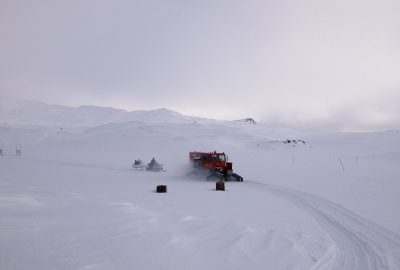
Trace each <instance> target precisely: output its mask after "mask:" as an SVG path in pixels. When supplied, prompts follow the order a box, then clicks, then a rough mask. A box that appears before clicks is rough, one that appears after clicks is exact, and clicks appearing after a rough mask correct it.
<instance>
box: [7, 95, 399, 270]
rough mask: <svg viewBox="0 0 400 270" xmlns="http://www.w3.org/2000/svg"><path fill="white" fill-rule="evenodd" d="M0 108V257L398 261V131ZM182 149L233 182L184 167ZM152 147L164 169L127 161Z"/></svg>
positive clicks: (336, 263) (115, 264)
mask: <svg viewBox="0 0 400 270" xmlns="http://www.w3.org/2000/svg"><path fill="white" fill-rule="evenodd" d="M1 106H2V107H1V108H0V112H1V117H0V123H2V124H1V126H0V149H2V151H3V156H0V269H41V270H42V269H174V270H175V269H218V270H222V269H275V270H278V269H313V270H317V269H337V270H356V269H359V270H368V269H391V270H397V269H400V214H399V212H400V211H399V210H400V166H399V164H400V133H399V132H398V131H386V132H376V133H329V134H327V133H325V134H318V133H313V134H311V133H302V132H294V131H290V130H285V129H278V128H273V127H269V126H268V125H266V124H262V123H258V124H252V123H250V122H246V121H232V122H222V121H214V120H209V119H200V118H194V117H189V116H183V115H180V114H178V113H175V112H171V111H168V110H164V109H162V110H155V111H140V112H125V111H119V110H114V109H111V108H99V107H80V108H68V107H61V106H50V105H46V104H38V103H35V102H24V103H22V104H21V103H18V102H2V103H1ZM286 140H290V142H288V141H286ZM293 140H296V141H293ZM298 140H302V141H304V142H305V143H303V142H302V141H298ZM16 148H18V149H21V151H22V155H21V156H16V155H15V150H16ZM193 150H197V151H213V150H217V151H225V152H226V153H227V154H228V156H229V159H230V160H231V161H232V162H233V166H234V170H235V171H236V172H237V173H239V174H240V175H242V176H243V177H244V182H228V183H226V189H227V191H225V192H220V191H218V192H217V191H215V183H214V182H213V181H209V180H206V179H196V178H189V177H188V176H187V172H189V171H190V165H189V162H188V152H189V151H193ZM152 157H156V159H157V160H158V161H160V162H162V163H163V164H164V167H165V168H166V169H167V172H163V173H151V172H144V171H135V170H133V169H132V168H131V163H132V162H133V161H134V160H135V159H137V158H141V159H143V160H145V161H147V162H148V161H149V160H150V159H151V158H152ZM159 184H165V185H167V186H168V193H166V194H159V193H156V192H155V191H154V190H155V187H156V186H157V185H159Z"/></svg>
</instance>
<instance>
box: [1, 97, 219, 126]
mask: <svg viewBox="0 0 400 270" xmlns="http://www.w3.org/2000/svg"><path fill="white" fill-rule="evenodd" d="M128 121H143V122H147V123H163V122H165V123H191V122H196V121H200V122H207V121H211V120H207V119H203V118H198V117H189V116H184V115H182V114H179V113H177V112H174V111H170V110H167V109H157V110H152V111H144V110H138V111H131V112H128V111H124V110H119V109H114V108H107V107H97V106H80V107H67V106H59V105H49V104H46V103H42V102H37V101H21V100H10V99H8V100H7V99H2V100H0V124H3V125H38V126H40V125H41V126H58V127H77V126H96V125H102V124H107V123H112V122H116V123H118V122H128Z"/></svg>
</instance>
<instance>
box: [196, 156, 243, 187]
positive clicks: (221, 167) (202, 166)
mask: <svg viewBox="0 0 400 270" xmlns="http://www.w3.org/2000/svg"><path fill="white" fill-rule="evenodd" d="M189 160H190V161H191V162H192V164H193V167H194V171H193V172H192V174H196V175H200V174H202V173H206V174H208V175H207V179H212V178H217V179H220V180H225V181H228V180H236V181H239V182H242V181H243V177H241V176H240V175H238V174H236V173H234V172H233V170H232V162H228V159H227V156H226V155H225V153H224V152H222V153H218V152H216V151H214V152H189Z"/></svg>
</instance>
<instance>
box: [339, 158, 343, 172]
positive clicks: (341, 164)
mask: <svg viewBox="0 0 400 270" xmlns="http://www.w3.org/2000/svg"><path fill="white" fill-rule="evenodd" d="M338 160H339V162H340V166H342V169H343V171H344V166H343V163H342V160H341V159H340V158H338Z"/></svg>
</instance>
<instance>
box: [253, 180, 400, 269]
mask: <svg viewBox="0 0 400 270" xmlns="http://www.w3.org/2000/svg"><path fill="white" fill-rule="evenodd" d="M247 183H248V184H250V185H253V187H257V189H260V188H261V189H263V190H266V191H268V192H272V193H274V194H276V195H278V196H280V197H283V198H285V199H287V200H289V201H291V202H293V203H294V204H295V205H297V206H298V207H300V208H301V209H302V210H304V211H306V212H308V213H309V214H310V215H311V216H312V217H313V218H314V219H315V220H316V221H317V222H318V223H319V224H320V225H321V227H322V228H323V229H324V230H325V231H326V232H327V233H328V235H329V236H330V238H331V239H332V241H333V242H334V245H333V246H332V248H330V249H329V250H328V251H327V252H326V253H325V255H324V256H323V257H322V258H321V259H320V260H319V261H318V262H317V263H316V264H315V265H314V266H313V267H312V269H311V270H328V269H329V270H356V269H359V270H396V269H400V237H399V236H398V235H396V234H394V233H392V232H390V231H388V230H386V229H385V228H382V227H381V226H379V225H378V224H375V223H373V222H371V221H369V220H367V219H365V218H362V217H360V216H359V215H357V214H355V213H353V212H351V211H349V210H347V209H345V208H343V207H342V206H340V205H338V204H335V203H333V202H331V201H329V200H327V199H324V198H322V197H320V196H316V195H312V194H309V193H306V192H302V191H298V190H294V189H289V188H283V187H278V186H274V185H270V184H265V183H260V182H256V181H247Z"/></svg>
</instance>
